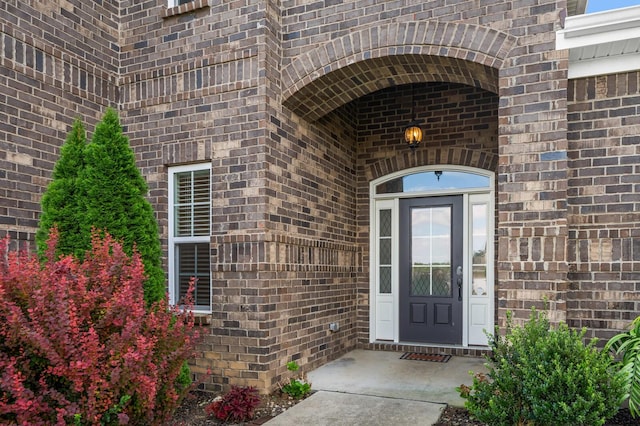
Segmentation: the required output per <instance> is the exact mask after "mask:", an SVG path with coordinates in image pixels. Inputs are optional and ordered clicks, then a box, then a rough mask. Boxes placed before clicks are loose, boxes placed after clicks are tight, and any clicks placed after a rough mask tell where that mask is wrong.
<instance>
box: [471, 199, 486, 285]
mask: <svg viewBox="0 0 640 426" xmlns="http://www.w3.org/2000/svg"><path fill="white" fill-rule="evenodd" d="M487 212H488V207H487V205H486V204H474V205H473V208H472V214H473V218H472V221H471V226H472V229H471V235H472V247H473V256H472V260H471V261H472V271H473V273H472V277H471V294H473V295H474V296H485V295H486V294H487Z"/></svg>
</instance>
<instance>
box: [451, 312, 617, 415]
mask: <svg viewBox="0 0 640 426" xmlns="http://www.w3.org/2000/svg"><path fill="white" fill-rule="evenodd" d="M585 332H586V330H582V331H576V330H570V329H569V328H568V326H567V325H566V324H560V325H558V327H557V328H552V327H551V326H550V323H549V320H548V319H547V317H546V315H545V314H544V313H540V312H537V311H536V310H535V309H533V310H532V311H531V315H530V318H529V321H528V322H527V323H526V324H525V325H524V326H522V327H519V326H518V327H516V326H514V325H513V322H512V316H511V313H508V314H507V327H506V331H505V334H504V336H501V335H500V333H499V330H498V329H496V333H495V335H489V344H490V346H491V349H492V351H493V354H492V356H491V357H487V361H488V362H487V364H486V365H487V368H488V373H487V374H486V375H485V374H476V375H475V376H474V378H473V384H472V385H471V387H469V386H465V385H462V386H460V387H459V388H458V391H459V392H460V395H461V396H462V397H463V398H465V399H466V401H465V407H466V408H467V409H468V410H469V412H470V413H471V414H472V415H473V416H474V417H476V418H477V419H478V420H480V421H482V422H485V423H487V424H490V425H504V426H512V425H567V426H569V425H602V424H604V422H605V421H606V419H608V418H610V417H612V416H613V415H614V414H615V413H616V412H617V411H618V408H619V407H620V404H621V402H622V401H623V400H624V394H625V389H624V377H623V375H622V374H621V373H620V371H619V370H616V369H615V368H613V366H612V364H611V360H612V357H611V356H610V355H609V353H608V352H605V351H599V350H598V349H597V348H596V347H595V343H596V341H595V339H594V340H591V341H590V342H589V343H588V344H586V345H585V344H584V342H583V338H584V335H585Z"/></svg>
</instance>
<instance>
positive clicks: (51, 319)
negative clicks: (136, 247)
mask: <svg viewBox="0 0 640 426" xmlns="http://www.w3.org/2000/svg"><path fill="white" fill-rule="evenodd" d="M57 238H58V235H57V232H55V230H54V231H52V233H51V238H50V240H49V246H48V253H47V258H46V261H45V262H44V263H42V264H41V263H40V261H39V260H38V258H37V256H35V255H30V254H29V253H27V252H25V251H21V252H16V251H10V250H9V249H8V246H9V240H8V238H6V239H4V240H0V424H19V425H52V424H81V425H82V424H127V423H129V424H145V425H151V424H162V423H164V422H166V421H167V420H168V419H169V418H170V416H171V414H172V413H173V411H174V409H175V408H176V407H177V405H178V404H179V403H180V400H181V398H182V396H184V394H185V393H186V391H187V390H188V389H186V388H185V386H184V385H181V384H180V383H181V382H180V377H179V376H180V373H181V369H182V368H183V365H184V362H185V360H186V359H187V358H189V357H191V356H192V355H193V344H194V342H193V340H194V339H195V337H196V336H195V334H194V332H193V330H192V329H193V315H192V314H191V313H185V312H180V311H178V310H177V309H176V308H174V307H169V306H168V304H167V302H166V298H165V299H164V300H162V301H160V302H157V303H156V304H154V305H153V306H152V307H151V309H145V302H144V298H143V287H142V286H143V282H144V279H145V276H144V270H143V265H142V261H141V259H140V256H139V255H137V254H134V255H133V256H131V257H129V256H127V255H126V254H125V253H124V252H123V250H122V247H121V245H120V244H119V243H117V242H116V241H114V240H113V238H112V237H110V236H109V235H106V236H105V237H102V238H100V237H98V236H97V234H96V235H94V238H93V243H92V247H93V248H92V250H91V251H90V252H89V253H87V255H86V258H85V260H84V261H82V262H80V261H78V260H76V259H74V258H72V257H62V258H59V259H56V257H55V245H56V242H57Z"/></svg>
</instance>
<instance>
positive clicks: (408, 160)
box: [364, 147, 498, 182]
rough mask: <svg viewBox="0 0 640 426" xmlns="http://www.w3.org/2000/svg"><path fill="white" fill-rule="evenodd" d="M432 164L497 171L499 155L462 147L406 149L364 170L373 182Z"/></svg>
mask: <svg viewBox="0 0 640 426" xmlns="http://www.w3.org/2000/svg"><path fill="white" fill-rule="evenodd" d="M430 164H448V165H456V166H469V167H475V168H478V169H483V170H490V171H495V170H497V166H498V156H497V155H494V154H491V153H488V152H482V151H478V150H471V149H466V148H461V147H450V148H438V149H424V150H417V151H415V152H413V151H406V152H405V153H404V154H403V155H401V156H397V157H392V158H383V159H381V160H379V161H377V162H375V163H372V164H370V165H368V167H367V168H366V170H365V171H364V172H365V176H366V181H367V182H371V181H372V180H375V179H377V178H379V177H382V176H386V175H389V174H391V173H394V172H397V171H400V170H405V169H410V168H413V167H419V166H425V165H430Z"/></svg>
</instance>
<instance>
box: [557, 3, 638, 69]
mask: <svg viewBox="0 0 640 426" xmlns="http://www.w3.org/2000/svg"><path fill="white" fill-rule="evenodd" d="M556 49H558V50H562V49H569V78H579V77H588V76H594V75H604V74H613V73H618V72H626V71H633V70H640V6H632V7H625V8H622V9H614V10H609V11H605V12H599V13H590V14H586V15H576V16H569V17H567V18H566V20H565V25H564V29H562V30H560V31H558V32H557V33H556Z"/></svg>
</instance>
